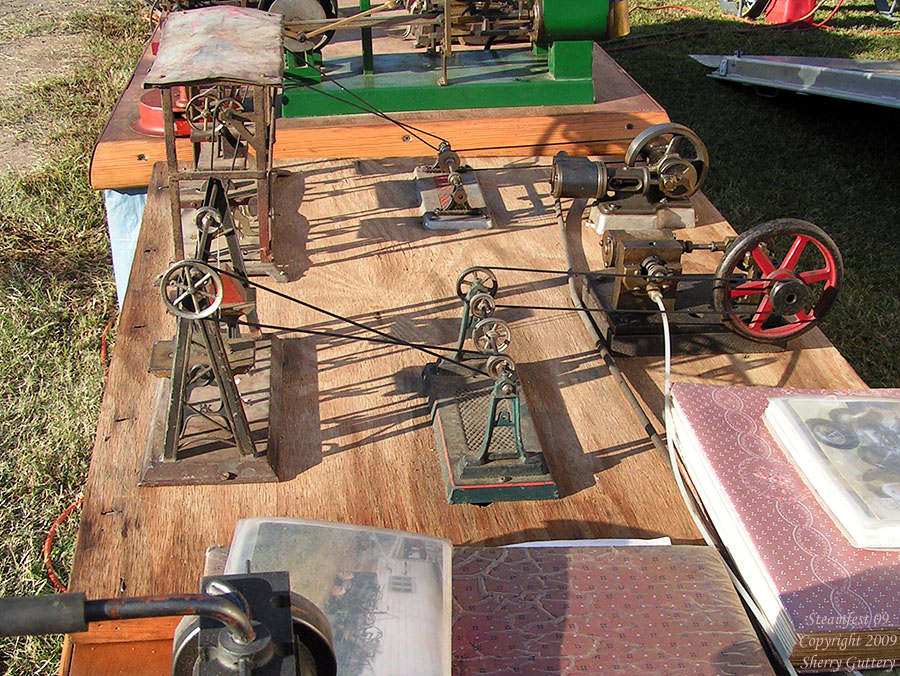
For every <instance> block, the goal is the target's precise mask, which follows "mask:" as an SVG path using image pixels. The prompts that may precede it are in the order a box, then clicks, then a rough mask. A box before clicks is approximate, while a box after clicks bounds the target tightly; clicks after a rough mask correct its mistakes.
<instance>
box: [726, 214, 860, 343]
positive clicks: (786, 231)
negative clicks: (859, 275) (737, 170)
mask: <svg viewBox="0 0 900 676" xmlns="http://www.w3.org/2000/svg"><path fill="white" fill-rule="evenodd" d="M843 275H844V263H843V261H842V259H841V252H840V251H839V250H838V248H837V245H835V243H834V241H833V240H832V239H831V237H829V236H828V235H827V234H826V233H825V231H824V230H822V229H821V228H819V227H818V226H816V225H813V224H812V223H809V222H807V221H801V220H799V219H793V218H783V219H778V220H775V221H769V222H768V223H763V224H762V225H759V226H757V227H755V228H753V229H751V230H748V231H747V232H745V233H744V234H742V235H741V236H740V237H738V238H737V239H736V240H735V241H734V242H733V243H732V244H731V246H730V247H729V248H728V249H727V250H726V252H725V255H724V256H723V258H722V261H721V263H719V267H718V269H717V270H716V279H715V283H714V286H713V305H714V306H715V308H716V310H717V311H718V312H721V313H722V314H723V320H724V321H725V323H726V324H728V326H729V327H730V328H732V329H733V330H734V331H735V332H737V333H738V334H740V335H742V336H745V337H747V338H750V339H752V340H756V341H762V342H782V341H784V340H787V339H789V338H794V337H796V336H799V335H800V334H802V333H805V332H806V331H809V330H810V329H811V328H812V327H813V326H815V324H816V323H817V322H818V321H819V320H820V319H822V317H824V316H825V314H826V313H827V312H828V310H829V309H830V308H831V306H832V304H833V303H834V300H835V298H836V297H837V293H838V289H839V288H840V285H841V280H842V279H843Z"/></svg>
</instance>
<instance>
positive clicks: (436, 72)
mask: <svg viewBox="0 0 900 676" xmlns="http://www.w3.org/2000/svg"><path fill="white" fill-rule="evenodd" d="M592 58H593V43H591V42H587V41H574V42H557V43H554V44H553V45H552V46H551V48H550V50H549V52H545V53H540V50H536V51H532V50H530V49H494V50H487V51H486V50H479V51H468V52H462V51H461V52H454V53H453V54H452V55H451V59H450V64H449V67H448V78H449V81H450V84H449V85H447V86H441V85H440V84H438V80H439V79H440V77H441V57H440V55H429V54H427V53H425V52H422V53H414V54H385V55H381V54H379V55H376V56H375V73H374V74H363V61H362V57H361V56H357V57H347V58H341V59H334V60H328V59H327V58H326V60H325V61H324V62H323V63H321V64H320V63H316V64H315V68H311V67H309V66H306V65H305V64H303V63H301V62H299V61H298V58H297V57H296V56H295V55H294V54H291V53H288V55H287V70H286V71H285V80H284V93H283V95H282V102H281V114H282V116H284V117H319V116H323V115H352V114H359V113H361V112H369V111H367V110H365V107H366V106H365V104H366V103H367V104H369V106H371V107H374V108H375V109H377V110H380V111H382V112H387V113H391V112H401V111H422V110H455V109H465V108H505V107H519V106H542V105H573V104H590V103H593V102H594V82H593V77H592ZM316 69H321V71H322V72H323V73H324V74H325V75H326V76H327V77H325V78H323V77H322V76H321V74H320V73H319V72H318V71H317V70H316ZM329 78H330V79H332V80H334V81H335V82H338V83H340V84H341V85H342V86H343V87H345V88H346V89H348V90H350V91H351V92H353V94H355V95H356V96H357V97H360V98H361V99H362V101H360V100H359V99H356V98H354V97H353V96H352V95H350V94H348V93H347V92H346V91H344V90H342V89H341V88H340V87H339V86H338V85H337V84H336V83H335V82H330V81H329ZM361 108H363V109H362V110H361Z"/></svg>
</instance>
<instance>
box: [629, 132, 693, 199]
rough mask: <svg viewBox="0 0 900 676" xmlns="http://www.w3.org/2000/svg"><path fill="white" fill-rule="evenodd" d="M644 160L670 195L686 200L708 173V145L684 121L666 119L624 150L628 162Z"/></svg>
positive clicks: (634, 163) (665, 193)
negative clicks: (678, 122)
mask: <svg viewBox="0 0 900 676" xmlns="http://www.w3.org/2000/svg"><path fill="white" fill-rule="evenodd" d="M641 160H643V161H645V162H646V163H647V165H648V166H649V167H650V168H651V169H652V170H654V172H655V173H656V174H657V175H658V177H659V189H660V191H662V193H663V194H664V195H666V196H667V197H671V198H673V199H685V198H687V197H690V196H691V195H693V194H694V193H695V192H697V191H698V190H699V189H700V187H701V186H702V185H703V183H704V181H706V176H707V174H708V173H709V152H708V151H707V150H706V145H705V144H704V143H703V141H701V140H700V137H699V136H697V134H695V133H694V132H693V130H691V129H690V128H688V127H685V126H684V125H683V124H676V123H674V122H666V123H663V124H655V125H653V126H652V127H648V128H647V129H645V130H644V131H642V132H641V133H640V134H638V135H637V136H635V137H634V139H633V140H632V141H631V143H630V144H629V145H628V149H627V150H626V151H625V164H626V166H629V167H634V166H636V165H637V163H638V162H639V161H641Z"/></svg>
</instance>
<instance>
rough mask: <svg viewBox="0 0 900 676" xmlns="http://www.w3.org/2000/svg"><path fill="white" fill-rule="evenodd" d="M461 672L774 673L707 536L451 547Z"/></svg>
mask: <svg viewBox="0 0 900 676" xmlns="http://www.w3.org/2000/svg"><path fill="white" fill-rule="evenodd" d="M452 635H453V639H452V640H453V648H452V654H453V672H452V673H453V675H454V676H474V675H475V674H478V675H479V676H482V675H486V676H509V675H511V674H527V675H529V676H541V675H546V676H550V675H553V676H574V675H575V674H578V675H582V674H597V673H604V674H605V673H622V674H625V673H633V674H667V675H669V676H682V675H683V676H707V675H708V676H717V675H721V674H734V675H743V674H746V675H750V674H753V675H754V676H760V675H765V674H772V673H773V672H772V669H771V667H770V665H769V662H768V660H767V659H766V656H765V653H764V652H763V649H762V647H761V645H760V643H759V640H758V639H757V636H756V634H755V633H754V631H753V629H752V627H751V626H750V622H749V620H748V619H747V617H746V615H745V613H744V609H743V606H742V605H741V603H740V600H739V598H738V596H737V593H736V592H735V591H734V588H733V587H732V584H731V580H730V578H729V577H728V573H727V571H726V570H725V566H724V564H723V562H722V560H721V558H720V557H719V555H718V553H717V552H716V551H715V550H713V549H711V548H709V547H702V546H683V545H682V546H673V547H643V546H637V547H573V548H569V547H559V548H524V549H498V548H478V549H474V548H466V547H457V548H455V549H454V552H453V632H452Z"/></svg>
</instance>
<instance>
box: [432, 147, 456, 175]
mask: <svg viewBox="0 0 900 676" xmlns="http://www.w3.org/2000/svg"><path fill="white" fill-rule="evenodd" d="M437 166H438V169H440V170H441V171H443V172H444V173H445V174H453V173H456V172H457V171H459V168H460V167H461V166H462V160H460V159H459V155H457V154H456V153H455V152H453V151H452V150H450V148H447V149H446V150H441V152H439V153H438V156H437Z"/></svg>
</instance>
